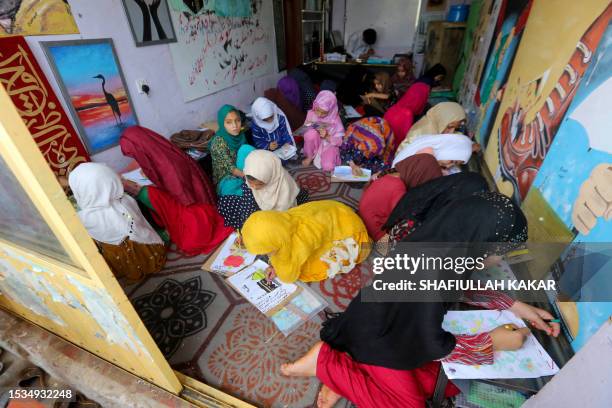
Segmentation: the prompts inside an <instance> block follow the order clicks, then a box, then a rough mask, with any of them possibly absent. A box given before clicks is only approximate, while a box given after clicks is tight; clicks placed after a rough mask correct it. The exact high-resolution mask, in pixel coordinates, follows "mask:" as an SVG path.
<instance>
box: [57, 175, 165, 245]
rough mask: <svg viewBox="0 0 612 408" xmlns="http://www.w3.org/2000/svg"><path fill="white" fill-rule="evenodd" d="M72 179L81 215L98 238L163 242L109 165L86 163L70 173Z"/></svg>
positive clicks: (84, 222)
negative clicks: (126, 192) (124, 190)
mask: <svg viewBox="0 0 612 408" xmlns="http://www.w3.org/2000/svg"><path fill="white" fill-rule="evenodd" d="M68 183H69V184H70V189H71V190H72V193H73V194H74V198H75V199H76V201H77V204H78V206H79V212H78V214H79V218H80V219H81V222H83V225H85V228H87V231H88V232H89V235H91V237H92V238H93V239H95V240H96V241H100V242H104V243H107V244H112V245H118V244H120V243H121V242H123V240H124V239H125V238H126V237H129V238H130V239H131V240H133V241H136V242H140V243H142V244H162V243H163V242H162V240H161V238H160V237H159V235H158V234H157V233H156V232H155V231H154V230H153V228H151V226H150V225H149V223H148V222H147V220H146V219H145V218H144V217H143V215H142V213H141V212H140V209H139V208H138V204H137V203H136V200H134V199H133V198H132V197H130V196H128V195H127V194H124V192H123V185H122V184H121V179H120V178H119V176H118V175H117V173H115V172H114V171H113V170H111V169H110V168H109V167H107V166H105V165H103V164H100V163H83V164H81V165H79V166H78V167H77V168H75V169H74V170H73V171H72V172H71V173H70V176H69V177H68Z"/></svg>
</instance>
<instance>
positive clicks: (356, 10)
mask: <svg viewBox="0 0 612 408" xmlns="http://www.w3.org/2000/svg"><path fill="white" fill-rule="evenodd" d="M418 8H419V0H346V28H345V31H344V41H345V43H346V41H347V40H348V37H349V36H350V35H351V34H352V33H354V32H356V31H358V32H362V31H363V30H365V29H366V28H374V29H375V30H376V31H377V33H378V40H377V42H376V47H375V49H376V51H377V54H380V55H382V56H388V57H391V56H393V54H395V53H399V52H407V51H411V50H412V42H413V39H414V32H415V24H416V19H417V13H418Z"/></svg>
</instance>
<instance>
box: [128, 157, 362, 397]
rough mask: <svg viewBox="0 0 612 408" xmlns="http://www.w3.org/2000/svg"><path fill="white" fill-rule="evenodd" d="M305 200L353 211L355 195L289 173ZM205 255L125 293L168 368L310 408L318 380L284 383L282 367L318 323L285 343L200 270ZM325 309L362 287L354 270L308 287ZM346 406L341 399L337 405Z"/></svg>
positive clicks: (177, 261) (313, 337)
mask: <svg viewBox="0 0 612 408" xmlns="http://www.w3.org/2000/svg"><path fill="white" fill-rule="evenodd" d="M291 172H292V173H293V175H294V177H295V179H296V180H297V182H298V184H300V185H301V186H302V187H305V188H307V189H308V190H309V191H310V195H311V200H325V199H335V200H339V201H341V202H344V203H346V204H348V205H350V206H351V207H353V208H355V207H356V206H357V204H358V202H359V198H360V196H361V189H360V188H355V187H362V186H354V185H351V184H348V183H330V177H329V175H326V174H324V173H323V172H321V171H318V170H317V169H315V168H314V167H310V168H304V169H296V170H292V171H291ZM203 261H204V257H195V258H184V257H181V256H180V255H178V254H176V253H173V254H171V256H170V260H169V262H168V264H167V265H166V268H165V269H164V270H163V271H162V272H161V273H159V274H156V275H153V276H149V277H148V278H146V279H145V280H144V281H142V282H140V283H139V284H137V285H134V286H131V287H128V288H126V292H127V294H128V296H129V298H130V299H131V300H132V302H133V303H134V306H135V308H136V310H137V311H138V313H139V314H140V316H141V318H142V319H143V321H144V323H145V324H146V326H147V327H148V328H149V331H150V332H151V333H152V335H153V337H154V339H155V341H156V342H157V344H158V346H159V347H160V349H161V350H162V352H163V353H164V354H165V355H166V357H167V358H168V360H169V361H170V364H171V365H172V366H173V367H174V368H175V369H177V370H179V371H181V372H184V373H186V374H188V375H190V376H192V377H194V378H197V379H198V380H200V381H203V382H205V383H208V384H210V385H213V386H215V387H217V388H220V389H223V390H225V391H227V392H229V393H231V394H233V395H236V396H238V397H240V398H242V399H244V400H246V401H249V402H251V403H253V404H254V405H257V406H261V407H292V408H293V407H296V408H299V407H311V406H314V405H315V401H316V395H317V392H318V390H319V387H320V384H319V382H318V380H317V379H316V378H312V379H307V378H287V377H283V376H281V375H280V372H279V371H278V368H279V366H280V364H282V363H283V362H286V361H291V360H294V359H296V358H297V357H299V356H301V355H302V354H303V353H304V352H306V351H307V350H308V349H309V348H310V346H312V344H313V343H314V342H315V341H317V339H318V338H319V329H320V325H321V322H322V318H321V317H316V318H315V319H314V320H312V321H309V322H308V323H306V324H305V325H303V326H302V327H301V328H300V329H298V330H297V331H295V332H293V333H292V334H291V335H290V336H289V337H284V336H283V334H282V333H280V332H279V331H278V330H277V329H276V328H275V326H274V325H273V324H272V323H271V321H270V320H269V319H267V318H266V317H264V316H263V315H262V314H260V313H259V312H258V311H257V310H256V309H255V308H254V307H253V306H251V305H250V304H248V303H247V302H246V301H245V300H244V299H243V298H241V297H239V296H238V295H237V294H236V292H234V291H233V290H232V289H231V288H230V287H229V286H228V285H226V284H225V283H224V281H223V279H221V278H220V277H219V276H217V275H215V274H211V273H207V272H204V271H202V270H201V269H200V267H201V265H202V263H203ZM311 287H312V288H313V289H314V290H315V291H317V292H318V293H320V294H321V295H322V296H323V297H324V298H325V299H326V300H327V301H328V302H329V306H330V309H331V310H333V311H339V310H342V309H344V308H345V307H346V306H347V305H348V302H349V301H350V299H352V298H353V297H354V296H355V295H356V294H357V292H358V290H359V287H360V273H359V271H358V270H355V271H353V272H351V273H350V274H348V275H345V276H341V277H338V278H336V279H333V280H327V281H323V282H318V283H314V284H311ZM347 405H349V404H348V403H346V402H345V401H342V402H340V403H339V404H338V405H337V406H338V407H343V406H347Z"/></svg>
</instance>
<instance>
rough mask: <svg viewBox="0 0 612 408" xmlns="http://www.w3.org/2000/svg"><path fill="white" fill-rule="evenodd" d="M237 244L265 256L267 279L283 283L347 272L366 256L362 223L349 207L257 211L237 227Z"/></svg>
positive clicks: (320, 204) (324, 204)
mask: <svg viewBox="0 0 612 408" xmlns="http://www.w3.org/2000/svg"><path fill="white" fill-rule="evenodd" d="M242 242H243V243H244V246H245V247H246V249H247V250H248V251H249V252H250V253H252V254H256V255H267V256H268V257H269V260H270V268H269V269H268V271H267V275H268V278H270V279H271V278H273V277H275V276H278V278H279V279H280V280H282V281H283V282H295V281H296V280H301V281H303V282H313V281H321V280H324V279H328V278H333V277H334V276H336V275H337V274H339V273H348V272H350V271H351V270H353V268H354V267H355V266H356V265H357V264H359V263H361V262H362V261H363V260H364V259H366V258H367V257H368V255H369V253H370V245H369V244H370V239H369V238H368V232H367V230H366V228H365V225H363V222H362V221H361V219H360V218H359V216H358V215H357V214H355V212H354V211H353V210H352V209H351V208H350V207H348V206H346V205H344V204H342V203H339V202H337V201H331V200H324V201H313V202H310V203H306V204H303V205H300V206H297V207H294V208H291V209H289V210H288V211H257V212H255V213H253V214H252V215H251V216H250V217H249V218H248V219H247V220H246V222H245V223H244V226H243V227H242Z"/></svg>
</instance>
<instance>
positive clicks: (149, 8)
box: [123, 0, 176, 47]
mask: <svg viewBox="0 0 612 408" xmlns="http://www.w3.org/2000/svg"><path fill="white" fill-rule="evenodd" d="M123 8H124V9H125V14H126V15H127V19H128V21H129V23H130V28H131V29H132V35H133V37H134V42H135V43H136V46H137V47H142V46H146V45H155V44H164V43H171V42H176V35H175V34H174V28H173V27H172V21H171V20H170V11H169V10H168V3H167V2H165V1H162V0H123Z"/></svg>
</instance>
